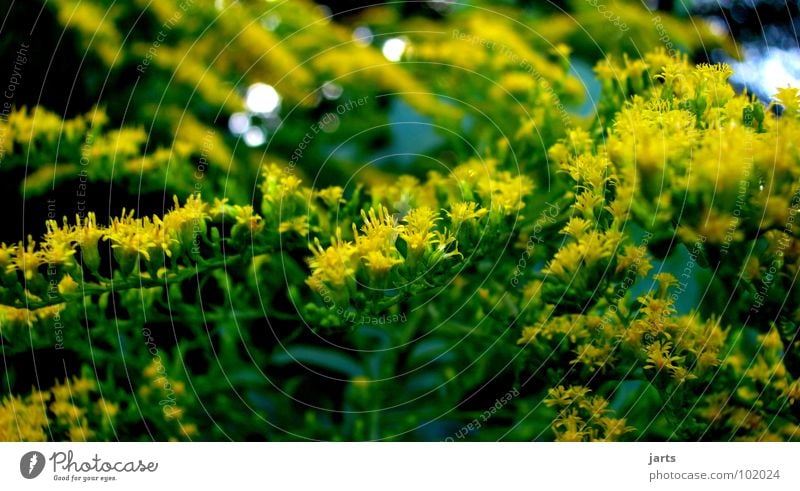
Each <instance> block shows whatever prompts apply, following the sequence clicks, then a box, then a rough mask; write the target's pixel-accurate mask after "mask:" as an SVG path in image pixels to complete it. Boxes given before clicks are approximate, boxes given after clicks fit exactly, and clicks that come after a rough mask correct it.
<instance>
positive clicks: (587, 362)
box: [0, 0, 800, 441]
mask: <svg viewBox="0 0 800 491" xmlns="http://www.w3.org/2000/svg"><path fill="white" fill-rule="evenodd" d="M607 5H608V9H611V8H613V9H617V8H618V9H619V10H620V14H619V19H616V18H614V19H613V20H614V21H616V22H618V23H620V26H617V28H620V27H625V28H628V29H629V30H631V31H636V30H639V31H642V33H641V34H635V36H639V38H641V39H642V40H643V42H644V41H647V43H646V45H647V46H648V47H652V48H653V49H651V50H649V51H648V52H647V53H645V54H644V55H641V56H639V55H638V54H637V53H635V52H632V50H630V49H629V48H630V46H627V45H625V44H617V45H616V48H615V49H608V50H607V51H606V52H604V53H603V56H599V55H596V54H592V53H591V49H586V47H585V46H582V45H581V43H580V42H578V41H577V40H576V39H575V36H576V34H575V32H574V30H573V29H571V28H567V27H565V25H568V24H567V21H566V17H562V16H561V15H559V14H554V13H552V12H549V13H548V15H550V17H546V18H543V17H542V15H544V14H543V13H542V12H540V11H538V10H537V8H533V9H529V10H524V11H522V10H519V11H517V10H514V9H512V8H511V7H503V8H490V7H489V6H488V4H484V3H478V4H477V5H476V6H473V7H471V8H463V7H456V8H455V9H454V10H453V11H452V12H448V13H446V14H442V15H441V18H436V17H435V16H420V15H416V16H414V15H412V16H410V17H401V16H400V10H399V7H397V6H376V7H374V8H370V9H365V10H358V11H354V12H351V13H348V14H347V15H346V16H345V17H344V19H343V20H340V19H335V18H332V17H333V16H332V15H331V14H330V12H328V11H325V10H324V9H321V8H319V7H318V6H316V5H314V4H312V3H309V2H304V1H300V2H292V3H291V4H288V3H284V2H274V5H273V4H272V3H267V4H263V2H224V1H218V2H213V3H211V2H191V0H188V1H187V0H176V1H172V2H171V1H166V0H159V1H155V2H138V1H137V2H126V3H122V4H120V5H118V6H116V7H114V8H111V6H110V5H106V3H105V2H101V1H92V2H87V1H85V0H84V1H81V2H73V1H67V0H64V1H62V0H59V1H57V2H50V3H49V4H48V6H47V8H48V9H52V15H53V21H54V22H57V23H58V24H59V25H63V26H65V27H66V28H67V29H68V30H69V31H70V32H73V34H74V38H73V41H74V42H75V43H77V44H76V46H79V47H80V48H79V49H82V50H85V52H86V53H88V54H90V55H91V56H92V57H94V58H93V61H92V63H96V64H97V65H94V66H93V67H92V69H93V70H105V72H106V73H109V74H112V75H111V78H112V79H113V80H115V82H114V83H115V84H119V85H118V87H127V89H126V90H127V92H125V94H126V97H128V96H130V100H129V101H126V102H124V104H123V103H122V102H121V101H120V100H108V97H107V96H105V95H103V94H102V92H103V91H104V90H105V89H102V88H100V89H99V92H96V93H92V96H90V97H89V98H88V99H89V100H90V101H91V104H89V105H88V106H87V107H81V108H80V109H79V110H77V109H78V108H71V110H69V111H54V110H53V109H48V108H47V104H42V105H36V104H30V105H15V106H14V107H13V109H12V110H9V111H8V113H7V114H5V115H4V117H3V118H2V120H0V132H1V133H0V134H2V135H3V139H2V145H0V149H2V152H3V154H2V157H0V158H1V159H2V164H3V167H2V172H6V173H9V174H13V173H18V175H22V176H23V180H22V182H21V184H20V185H19V186H17V188H16V189H18V190H19V191H20V193H21V195H22V199H23V201H22V202H23V203H25V205H26V207H34V208H36V209H38V210H44V211H43V212H42V213H43V217H42V218H43V219H42V220H41V223H31V222H30V221H28V220H27V219H26V221H25V222H24V227H23V230H22V233H21V234H20V233H18V232H19V231H18V230H16V229H14V230H11V231H10V232H9V233H12V232H13V234H12V235H13V237H12V236H10V235H9V234H5V235H4V237H9V238H8V239H7V240H6V241H5V242H4V243H2V245H1V246H0V268H2V278H1V279H0V347H1V348H2V356H3V359H4V364H3V367H4V368H3V377H2V384H3V385H2V387H3V390H4V394H3V397H2V403H0V439H2V440H11V441H42V440H55V441H62V440H74V441H79V440H172V441H174V440H340V441H341V440H442V441H467V440H486V441H490V440H514V441H520V440H557V441H617V440H623V441H624V440H693V441H694V440H711V441H718V440H720V441H728V440H758V441H763V440H795V439H797V438H798V436H800V432H799V430H800V427H798V424H799V423H800V413H798V408H799V407H800V405H798V404H796V402H797V399H798V398H800V339H798V336H797V333H798V327H797V323H798V320H799V319H800V311H798V310H797V306H798V305H800V298H798V293H797V291H796V288H795V287H794V279H795V277H796V274H797V270H798V261H799V260H800V245H798V244H799V243H798V232H799V230H800V229H799V224H798V223H795V215H796V212H797V210H798V208H800V187H798V186H797V182H798V178H800V165H798V162H799V160H798V159H800V150H799V149H798V146H797V145H798V144H797V142H799V141H800V94H799V93H798V89H796V88H791V87H787V88H783V89H781V90H780V91H779V92H778V93H777V94H775V97H774V99H773V100H772V101H769V102H767V103H765V102H762V101H760V100H758V99H757V98H755V97H753V96H751V95H749V94H748V93H747V92H746V91H737V90H734V88H733V87H732V86H731V85H730V84H729V81H728V79H729V77H730V76H731V74H732V69H731V68H730V67H729V66H727V65H722V64H707V63H694V62H690V61H689V60H690V56H689V53H693V52H694V51H695V49H696V48H697V47H698V46H701V45H702V40H704V39H706V38H708V39H711V40H712V41H713V39H716V38H715V36H714V35H712V34H711V32H710V31H708V32H707V31H702V32H701V35H700V36H699V38H698V36H697V34H695V35H694V37H692V35H691V34H690V33H689V32H686V31H683V30H681V27H680V25H679V24H678V23H677V22H676V21H675V19H673V18H671V17H670V16H668V15H667V14H661V16H662V20H663V22H664V24H663V25H664V26H666V27H664V29H666V30H668V31H669V32H670V33H672V34H671V35H672V36H674V39H675V42H676V43H683V44H682V45H681V46H679V47H674V48H673V47H670V46H668V45H666V44H665V42H664V41H663V40H660V38H661V37H663V36H662V35H659V34H658V30H657V29H656V30H655V31H653V32H655V34H654V33H653V32H649V31H648V30H647V29H645V28H644V27H643V26H644V25H645V24H647V23H648V22H652V20H648V19H649V16H650V15H652V14H651V13H650V12H647V11H646V10H645V9H644V8H643V7H641V5H640V4H639V3H638V2H620V1H618V2H608V3H607ZM539 8H541V7H539ZM573 8H574V10H575V12H576V15H579V16H584V17H586V20H585V24H586V25H587V26H590V27H591V26H593V25H594V24H595V22H608V21H609V19H608V16H607V15H606V14H604V13H603V12H608V11H609V10H608V9H606V10H602V9H599V10H598V9H595V8H594V7H592V5H591V2H587V3H586V5H580V6H574V7H573ZM515 12H519V13H518V15H513V14H514V13H515ZM178 13H180V14H178ZM139 14H141V15H143V16H146V17H147V19H148V23H147V24H146V25H147V26H149V27H148V29H149V30H146V32H142V30H141V29H137V30H131V29H132V26H134V25H137V24H136V23H137V22H138V21H137V20H136V15H139ZM598 16H599V17H598ZM589 18H591V20H590V19H589ZM548 19H549V20H548ZM573 22H574V20H573ZM582 22H584V21H582ZM367 27H368V28H369V29H366V30H364V29H365V28H367ZM358 28H361V30H360V31H359V30H357V29H358ZM547 29H550V30H549V31H548V30H547ZM597 29H599V30H606V29H608V27H607V26H602V27H598V28H597ZM645 31H647V32H645ZM584 32H586V31H584ZM589 32H592V31H591V30H590V31H589ZM620 32H621V33H623V34H624V33H625V32H626V31H625V30H622V31H620ZM129 33H134V34H131V35H132V36H134V38H133V40H131V39H128V34H129ZM626 35H628V36H631V35H634V34H626ZM599 37H602V36H599ZM611 37H613V36H611ZM639 38H636V39H639ZM376 39H377V40H379V41H376ZM603 39H604V42H609V39H610V37H603ZM626 39H628V38H626ZM153 40H155V42H154V41H153ZM220 40H223V41H222V42H224V43H229V44H228V45H226V46H224V47H221V46H219V43H220V42H221V41H220ZM389 41H391V42H389ZM712 41H709V42H712ZM717 42H718V45H719V46H730V42H729V41H727V40H724V39H717ZM387 43H388V44H387ZM676 46H677V45H676ZM578 57H579V58H581V59H583V60H584V61H585V60H589V61H591V62H592V63H593V64H594V72H593V73H594V77H595V78H596V81H597V82H596V85H597V88H598V92H599V97H600V99H599V100H597V101H593V104H594V111H593V114H591V115H588V116H587V115H585V114H584V115H581V113H580V112H579V111H578V105H579V104H580V103H581V101H582V99H583V98H584V97H585V96H586V94H585V92H586V91H585V88H584V85H585V84H586V83H587V82H586V80H585V79H584V77H582V76H580V75H578V74H576V73H575V71H574V70H573V61H574V60H575V59H576V58H578ZM100 66H101V67H102V69H100V68H98V67H100ZM137 73H138V75H137ZM122 74H133V75H134V78H133V79H132V80H136V82H134V83H133V85H130V84H131V82H130V81H129V80H128V81H126V80H123V79H124V77H123V75H122ZM117 77H119V78H117ZM81 80H82V79H81ZM165 80H167V81H166V82H165ZM86 83H87V84H88V85H91V84H92V83H93V81H92V80H89V81H87V82H86ZM137 84H141V85H137ZM160 84H164V86H163V87H161V85H160ZM159 87H160V88H159ZM95 89H97V87H95ZM86 90H87V92H92V90H94V89H92V88H89V89H86ZM248 91H255V93H256V95H258V96H259V97H255V98H254V99H253V100H250V101H249V102H248V101H247V99H248ZM250 95H251V96H252V95H253V93H252V92H251V94H250ZM160 98H164V101H159V99H160ZM92 99H94V100H92ZM130 101H134V102H132V103H130ZM265 101H266V102H265ZM162 102H163V104H162ZM264 104H267V105H270V104H272V105H271V106H270V108H268V109H269V111H267V110H265V108H264ZM128 106H130V107H129V109H130V111H129V112H126V110H121V108H125V107H128ZM278 108H279V109H278ZM262 109H263V111H262ZM259 111H261V112H259ZM268 113H269V114H268ZM398 114H399V115H400V116H398ZM404 114H405V115H407V116H408V115H410V116H408V119H407V120H406V119H404V117H405V116H403V115H404ZM237 118H239V119H237ZM241 118H245V119H246V120H247V125H249V126H250V127H251V128H252V127H257V128H259V131H260V132H262V133H261V136H262V137H264V139H263V141H262V140H260V139H254V137H252V135H251V136H250V137H248V136H247V135H246V132H245V133H243V134H239V135H237V134H231V132H230V131H229V128H228V126H230V129H231V130H236V131H238V129H237V128H238V126H237V124H239V123H242V122H243V121H244V120H242V119H241ZM262 119H263V121H261V120H262ZM257 120H258V121H257ZM273 123H274V124H275V126H270V125H272V124H273ZM415 125H423V126H426V127H427V128H428V130H429V131H430V134H428V133H425V134H422V133H414V132H412V133H393V132H396V131H397V130H396V128H397V127H398V126H399V127H402V126H407V127H414V126H415ZM375 128H377V129H378V130H377V131H376V132H375V134H373V135H371V136H367V137H361V136H359V135H360V134H361V133H364V132H366V133H370V131H372V130H373V129H375ZM430 128H433V130H430ZM234 133H235V131H234ZM387 134H388V135H394V136H393V138H399V136H398V135H400V136H403V135H406V136H407V137H408V138H410V139H411V140H412V142H413V143H414V144H419V145H420V146H422V145H423V144H424V143H425V142H424V141H423V140H426V138H429V137H430V135H434V137H435V138H434V139H433V140H432V141H433V143H431V144H427V143H425V145H427V146H425V148H424V149H421V150H419V154H420V155H419V156H417V157H415V158H412V159H410V160H404V157H403V155H399V154H402V153H404V152H398V155H394V154H392V152H393V150H392V148H394V147H392V145H393V144H394V143H392V142H390V141H386V135H387ZM248 138H250V139H249V140H248ZM248 141H249V144H251V146H250V147H247V145H246V144H247V142H248ZM338 142H345V143H342V144H341V145H339V144H338ZM242 147H247V148H242ZM386 148H388V150H387V149H386ZM397 148H401V147H397ZM402 148H406V149H408V148H409V147H408V146H406V147H402ZM405 153H413V152H410V151H409V152H405ZM328 157H330V158H328ZM380 160H388V161H389V164H388V165H385V166H382V165H376V164H375V161H380ZM15 184H16V183H15ZM101 186H102V187H105V188H107V189H110V190H112V191H113V192H116V193H118V194H121V195H122V196H121V197H116V198H114V199H112V198H111V197H110V196H106V195H105V194H102V193H103V191H101ZM58 190H61V191H62V192H61V193H59V192H58ZM64 190H66V191H64ZM64 192H66V193H67V194H64ZM106 193H108V194H111V192H109V191H106ZM65 196H67V197H65ZM142 196H148V197H149V198H148V199H142ZM153 196H156V198H152V197H153ZM106 198H108V199H107V200H106ZM151 198H152V199H151ZM64 203H67V204H64Z"/></svg>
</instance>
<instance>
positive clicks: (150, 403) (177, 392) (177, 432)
mask: <svg viewBox="0 0 800 491" xmlns="http://www.w3.org/2000/svg"><path fill="white" fill-rule="evenodd" d="M142 375H143V376H144V382H145V383H144V384H142V385H141V386H140V387H139V391H138V392H139V396H140V397H141V398H142V401H143V403H144V404H145V405H147V407H156V408H158V412H159V413H161V414H160V415H157V416H156V418H158V420H157V421H154V423H155V424H157V425H162V424H163V426H164V427H165V428H167V434H168V435H169V436H170V437H169V438H170V441H175V440H177V439H191V438H192V437H195V436H197V425H196V424H195V423H193V422H192V421H191V420H190V418H189V417H188V416H187V414H186V406H187V404H189V403H190V400H189V396H188V395H187V393H186V384H185V383H184V382H183V381H181V380H176V379H175V378H173V377H170V376H169V375H168V374H167V369H166V367H165V366H164V364H163V361H162V358H161V357H157V358H154V359H153V360H152V361H151V362H150V364H148V365H147V366H146V367H145V368H144V370H143V373H142Z"/></svg>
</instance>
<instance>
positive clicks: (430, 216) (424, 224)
mask: <svg viewBox="0 0 800 491" xmlns="http://www.w3.org/2000/svg"><path fill="white" fill-rule="evenodd" d="M437 221H439V217H438V215H437V214H436V213H435V212H434V211H433V210H431V209H430V208H427V207H422V208H416V209H414V210H411V211H410V212H409V213H408V215H406V216H405V218H403V222H404V223H405V225H404V226H403V227H402V229H401V231H400V237H401V238H402V239H403V240H404V241H405V242H406V245H407V246H408V254H409V256H413V257H415V258H419V257H420V256H421V255H422V254H423V253H424V252H425V251H426V250H427V248H428V246H429V245H430V244H431V242H432V240H433V238H434V237H435V235H434V234H433V232H432V230H433V227H435V226H436V222H437Z"/></svg>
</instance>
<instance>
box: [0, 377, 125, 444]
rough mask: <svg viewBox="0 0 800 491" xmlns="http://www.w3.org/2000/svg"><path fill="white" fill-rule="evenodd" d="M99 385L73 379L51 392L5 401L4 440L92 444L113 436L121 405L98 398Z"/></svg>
mask: <svg viewBox="0 0 800 491" xmlns="http://www.w3.org/2000/svg"><path fill="white" fill-rule="evenodd" d="M97 391H98V389H97V384H96V383H95V382H94V381H93V380H91V379H87V378H82V377H73V378H72V379H68V380H65V381H64V382H63V383H61V382H57V383H56V384H55V385H54V386H53V387H52V388H51V389H49V390H47V391H39V390H34V391H32V392H31V393H30V394H29V395H27V396H24V397H17V396H11V397H10V398H4V399H3V401H2V404H0V441H5V442H8V441H11V442H15V441H46V440H48V437H52V438H53V439H54V440H55V441H63V440H64V439H67V440H69V441H73V442H76V441H88V440H94V439H101V440H102V439H108V438H112V437H113V428H114V420H115V418H116V416H117V414H118V412H119V406H118V405H117V404H115V403H112V402H110V401H107V400H105V399H104V398H103V397H96V396H95V394H96V393H97Z"/></svg>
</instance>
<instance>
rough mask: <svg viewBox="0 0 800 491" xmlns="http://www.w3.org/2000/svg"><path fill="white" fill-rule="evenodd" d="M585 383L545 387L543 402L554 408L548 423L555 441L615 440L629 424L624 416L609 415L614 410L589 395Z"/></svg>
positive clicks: (601, 399) (626, 431)
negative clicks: (555, 413)
mask: <svg viewBox="0 0 800 491" xmlns="http://www.w3.org/2000/svg"><path fill="white" fill-rule="evenodd" d="M590 392H591V391H590V390H589V389H588V388H587V387H582V386H575V385H573V386H570V387H566V388H565V387H564V386H563V385H559V386H558V387H556V388H553V389H550V390H549V391H548V396H547V398H545V400H544V403H545V405H547V406H548V407H554V408H556V409H557V410H558V417H556V419H555V420H554V421H553V423H552V426H551V427H552V429H553V432H554V433H555V435H556V441H559V442H583V441H590V442H612V441H618V440H619V439H620V438H621V437H623V436H624V435H625V434H626V433H628V432H630V431H633V428H631V427H629V426H627V425H626V421H625V418H614V417H612V415H613V413H614V411H613V410H612V409H610V408H609V407H608V405H609V404H608V401H607V400H606V399H604V398H603V397H601V396H597V395H589V393H590Z"/></svg>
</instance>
